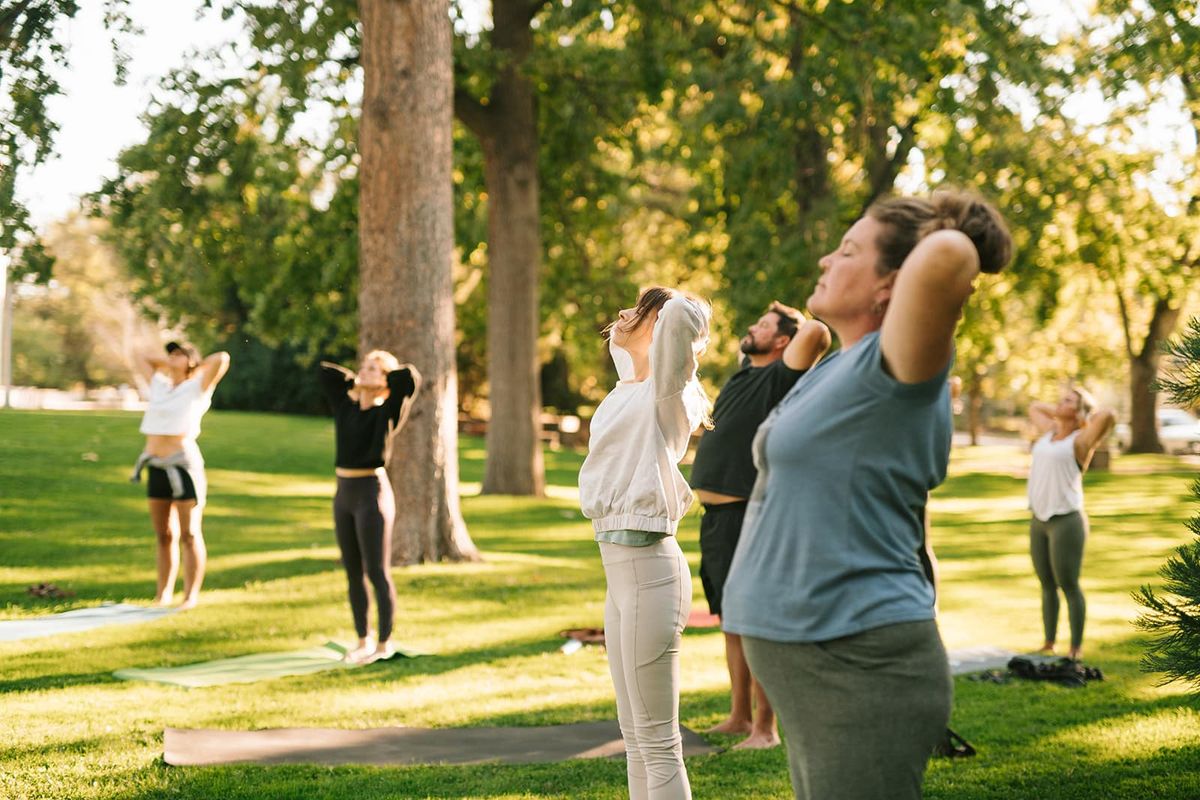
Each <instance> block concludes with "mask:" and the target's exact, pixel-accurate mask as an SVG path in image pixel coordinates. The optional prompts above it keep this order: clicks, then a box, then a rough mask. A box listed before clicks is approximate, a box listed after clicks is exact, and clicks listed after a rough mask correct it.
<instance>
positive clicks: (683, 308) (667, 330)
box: [650, 296, 708, 400]
mask: <svg viewBox="0 0 1200 800" xmlns="http://www.w3.org/2000/svg"><path fill="white" fill-rule="evenodd" d="M707 338H708V320H707V319H706V318H705V313H704V309H703V308H701V306H700V304H699V303H696V302H694V301H692V300H689V299H688V298H686V297H678V296H677V297H672V298H671V299H670V300H668V301H667V302H666V303H664V304H663V307H662V308H661V309H659V312H658V322H657V323H656V324H655V327H654V339H653V340H652V341H651V342H650V379H651V380H652V381H654V397H655V399H656V400H665V399H667V398H669V397H673V396H675V395H677V394H679V393H680V392H682V391H683V387H685V386H687V384H688V381H690V380H691V379H692V378H693V377H694V376H695V374H696V368H697V366H698V362H697V360H696V356H697V352H698V351H699V350H700V349H702V348H703V346H704V342H705V341H706V340H707Z"/></svg>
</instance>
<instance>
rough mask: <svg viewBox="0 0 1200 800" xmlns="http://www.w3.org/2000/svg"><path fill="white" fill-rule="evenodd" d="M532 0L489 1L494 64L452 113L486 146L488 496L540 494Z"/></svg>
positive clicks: (539, 249) (542, 483) (485, 489)
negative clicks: (482, 101)
mask: <svg viewBox="0 0 1200 800" xmlns="http://www.w3.org/2000/svg"><path fill="white" fill-rule="evenodd" d="M537 7H538V4H537V3H535V2H532V1H531V0H522V1H520V2H518V1H516V0H495V1H494V2H493V3H492V19H493V28H492V45H493V47H494V49H495V51H496V53H497V54H499V59H500V68H499V72H498V74H497V75H496V80H495V83H494V84H493V85H492V91H491V94H490V95H489V98H488V101H489V102H488V105H487V106H481V105H479V104H478V103H475V102H473V101H471V100H470V99H469V98H467V97H466V96H465V95H463V94H462V93H460V94H459V95H458V97H457V106H456V108H457V111H458V114H459V118H460V119H462V120H463V121H464V123H466V125H467V127H469V128H470V129H471V130H472V132H473V133H475V135H476V136H478V137H479V141H480V143H481V144H482V146H483V155H484V180H485V182H486V185H487V193H488V201H487V208H488V329H487V330H488V332H487V353H488V387H489V389H488V400H489V405H490V406H491V420H490V421H489V422H488V428H487V466H486V468H485V470H484V477H483V492H484V493H485V494H518V495H535V496H541V495H542V494H544V492H545V470H544V466H543V463H542V448H541V442H540V440H539V432H540V426H541V422H540V418H541V413H542V395H541V386H540V384H539V381H538V372H539V370H538V367H539V365H538V355H537V341H538V327H539V326H538V320H539V309H538V278H539V275H538V273H539V271H540V268H541V260H542V232H541V210H540V207H539V199H538V117H537V102H536V99H535V95H534V88H533V85H532V84H531V83H530V81H529V79H528V78H527V77H526V76H525V74H524V73H523V72H522V70H523V69H524V65H525V62H526V60H527V59H528V58H529V55H530V53H531V52H532V50H533V32H532V29H531V28H530V24H529V23H530V17H531V15H532V13H533V12H534V11H535V10H536V8H537Z"/></svg>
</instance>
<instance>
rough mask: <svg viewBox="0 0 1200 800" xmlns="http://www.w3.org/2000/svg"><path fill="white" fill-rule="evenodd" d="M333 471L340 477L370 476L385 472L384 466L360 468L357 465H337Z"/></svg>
mask: <svg viewBox="0 0 1200 800" xmlns="http://www.w3.org/2000/svg"><path fill="white" fill-rule="evenodd" d="M333 473H334V474H335V475H337V476H338V477H339V478H369V477H371V476H372V475H383V474H385V472H384V469H383V467H376V468H374V469H371V468H370V467H366V468H363V469H358V468H356V467H336V468H335V469H334V470H333Z"/></svg>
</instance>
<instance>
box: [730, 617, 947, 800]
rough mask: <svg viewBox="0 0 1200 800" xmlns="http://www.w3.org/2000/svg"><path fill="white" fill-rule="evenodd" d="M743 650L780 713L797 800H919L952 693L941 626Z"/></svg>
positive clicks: (752, 641) (748, 641) (888, 628)
mask: <svg viewBox="0 0 1200 800" xmlns="http://www.w3.org/2000/svg"><path fill="white" fill-rule="evenodd" d="M742 647H743V648H744V649H745V651H746V660H747V661H749V663H750V671H751V672H753V673H754V677H756V678H758V681H759V683H761V684H762V687H763V689H765V690H766V692H767V697H768V698H769V699H770V700H771V705H772V707H774V709H775V711H776V713H778V714H779V722H780V723H781V724H782V725H783V732H784V735H785V737H786V738H787V753H788V768H789V770H790V772H791V777H792V791H793V792H794V794H795V796H796V798H797V799H798V800H831V798H836V799H837V800H919V798H920V797H921V781H922V778H923V776H924V774H925V764H926V762H927V761H929V756H930V754H931V753H932V752H933V748H934V746H935V745H936V744H937V743H938V742H939V741H941V739H942V737H943V736H944V735H945V732H946V723H947V722H948V721H949V720H950V706H951V702H952V698H953V691H954V684H953V682H952V680H951V678H950V665H949V664H948V663H947V661H946V651H945V649H944V648H943V647H942V639H941V636H940V635H939V634H938V629H937V624H936V623H934V622H933V621H928V622H903V623H898V624H895V625H885V626H884V627H882V628H875V629H873V630H869V631H866V632H864V633H859V634H855V635H853V636H847V637H844V638H842V639H834V640H833V641H829V642H808V643H805V642H772V641H768V640H766V639H756V638H754V637H752V636H743V637H742Z"/></svg>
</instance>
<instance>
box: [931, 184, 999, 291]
mask: <svg viewBox="0 0 1200 800" xmlns="http://www.w3.org/2000/svg"><path fill="white" fill-rule="evenodd" d="M929 202H930V204H931V205H932V206H933V212H934V215H935V220H936V221H937V224H935V226H934V227H933V230H936V229H939V228H952V229H954V230H959V231H962V232H963V233H965V234H966V235H967V238H969V239H970V240H971V241H972V242H973V243H974V244H975V249H976V250H977V251H979V269H980V270H982V271H983V272H991V273H996V272H999V271H1000V270H1002V269H1004V268H1005V267H1006V266H1007V265H1008V262H1009V261H1011V260H1012V256H1013V241H1012V235H1011V234H1010V233H1009V232H1008V225H1007V224H1005V222H1004V217H1002V216H1000V212H999V211H997V210H996V207H995V206H993V205H992V204H991V203H989V202H988V201H987V200H985V199H984V198H983V197H981V196H980V195H978V194H975V193H974V192H969V191H964V190H961V189H939V190H937V191H936V192H934V193H933V195H932V196H931V197H930V198H929Z"/></svg>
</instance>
